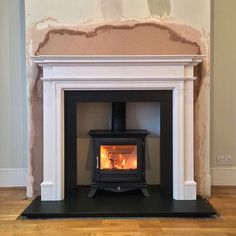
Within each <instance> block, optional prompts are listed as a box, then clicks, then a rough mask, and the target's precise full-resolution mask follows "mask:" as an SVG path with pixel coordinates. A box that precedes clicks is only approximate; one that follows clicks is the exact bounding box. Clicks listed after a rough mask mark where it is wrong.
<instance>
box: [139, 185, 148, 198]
mask: <svg viewBox="0 0 236 236" xmlns="http://www.w3.org/2000/svg"><path fill="white" fill-rule="evenodd" d="M140 190H141V192H142V194H143V195H144V197H150V194H149V192H148V190H147V188H146V187H144V188H140Z"/></svg>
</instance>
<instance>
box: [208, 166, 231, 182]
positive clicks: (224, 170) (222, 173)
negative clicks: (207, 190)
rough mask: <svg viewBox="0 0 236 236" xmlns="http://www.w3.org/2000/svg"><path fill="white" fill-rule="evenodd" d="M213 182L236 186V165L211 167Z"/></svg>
mask: <svg viewBox="0 0 236 236" xmlns="http://www.w3.org/2000/svg"><path fill="white" fill-rule="evenodd" d="M211 184H212V185H213V186H214V185H225V186H236V166H233V167H213V168H211Z"/></svg>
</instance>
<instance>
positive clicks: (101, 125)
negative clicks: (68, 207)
mask: <svg viewBox="0 0 236 236" xmlns="http://www.w3.org/2000/svg"><path fill="white" fill-rule="evenodd" d="M114 103H115V105H114ZM122 104H123V105H122ZM122 106H123V108H122ZM114 107H115V108H114ZM112 108H113V109H112ZM124 108H125V109H124ZM114 109H115V112H114ZM120 110H123V113H125V116H123V115H121V114H122V112H121V113H120V115H119V118H117V117H114V114H116V113H117V112H118V114H119V111H120ZM124 117H126V120H125V119H123V118H124ZM124 120H125V122H124ZM144 120H145V122H144ZM146 120H147V121H146ZM114 122H117V124H116V125H114ZM89 128H90V129H91V130H90V129H89ZM88 133H89V135H88ZM148 133H149V134H148ZM89 137H90V138H89ZM162 137H163V138H162ZM114 150H115V151H114ZM92 151H93V152H95V154H93V153H91V152H92ZM104 154H106V155H105V156H103V157H102V158H103V159H104V160H101V158H100V156H101V155H104ZM108 156H109V158H108V159H109V164H105V158H107V157H108ZM97 157H98V158H97ZM91 159H93V160H92V161H91ZM135 162H136V164H135ZM90 163H93V164H90ZM97 167H98V168H97ZM91 172H92V174H91ZM145 175H146V178H145ZM90 176H91V177H90ZM172 176H173V175H172V91H171V90H167V91H163V90H161V91H157V90H153V91H152V90H151V91H149V90H148V91H147V90H141V91H136V90H132V91H130V90H127V91H65V198H66V199H67V198H70V199H71V198H73V197H75V196H77V193H78V192H77V186H79V188H78V190H79V189H80V187H81V188H82V187H83V186H91V185H90V183H91V182H92V185H93V184H94V183H95V184H97V185H100V188H101V189H106V190H112V191H115V192H123V191H127V190H131V189H132V188H133V189H137V188H139V189H142V188H143V187H144V188H146V187H147V186H151V185H153V186H160V187H161V191H162V192H163V193H166V194H167V195H169V196H170V197H171V196H172V194H173V184H172ZM104 183H105V185H103V184H104ZM121 184H122V185H121ZM102 185H103V186H102ZM148 188H149V187H148ZM109 192H111V191H109ZM140 192H141V191H140ZM100 193H101V194H103V193H104V194H105V193H106V192H103V191H99V194H98V197H99V196H100ZM107 193H108V192H107ZM114 194H118V193H114ZM120 194H121V193H120ZM127 194H129V193H128V191H127ZM130 194H132V192H130ZM140 196H142V195H141V194H140ZM96 198H97V195H96V197H95V199H96Z"/></svg>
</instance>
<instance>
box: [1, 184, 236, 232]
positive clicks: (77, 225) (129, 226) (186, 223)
mask: <svg viewBox="0 0 236 236" xmlns="http://www.w3.org/2000/svg"><path fill="white" fill-rule="evenodd" d="M210 202H211V204H212V205H213V206H214V207H215V208H216V210H217V211H218V213H219V215H220V216H219V217H217V218H210V219H209V218H205V219H195V218H191V219H190V218H137V219H133V218H132V219H80V218H79V219H51V220H21V219H18V216H19V214H20V213H21V212H22V210H23V209H24V208H25V207H26V206H27V205H28V204H29V203H30V200H26V199H25V190H24V189H19V188H18V189H16V188H14V189H13V188H0V236H3V235H14V236H15V235H21V236H24V235H54V236H59V235H64V236H69V235H77V236H78V235H83V236H87V235H89V236H102V235H105V236H108V235H124V236H136V235H145V236H154V235H173V236H178V235H179V236H185V235H186V236H187V235H190V236H196V235H201V236H204V235H207V236H211V235H212V236H218V235H225V236H233V235H235V236H236V187H214V188H213V189H212V197H211V199H210Z"/></svg>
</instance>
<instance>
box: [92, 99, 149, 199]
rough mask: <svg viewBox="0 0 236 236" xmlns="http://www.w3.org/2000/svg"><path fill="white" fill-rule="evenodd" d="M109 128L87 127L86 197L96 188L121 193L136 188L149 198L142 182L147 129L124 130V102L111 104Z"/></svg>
mask: <svg viewBox="0 0 236 236" xmlns="http://www.w3.org/2000/svg"><path fill="white" fill-rule="evenodd" d="M111 120H112V121H111V126H112V129H111V130H91V131H90V132H89V135H90V136H91V137H92V140H93V163H92V168H93V169H92V184H91V189H90V192H89V195H88V196H89V197H93V196H94V195H95V194H96V191H97V190H98V189H105V190H109V191H113V192H124V191H129V190H134V189H140V190H141V192H142V193H143V195H144V196H145V197H149V193H148V190H147V185H146V182H145V137H146V136H147V135H148V133H149V132H148V131H147V130H127V129H126V128H125V123H126V104H125V103H123V102H115V103H112V119H111Z"/></svg>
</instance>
